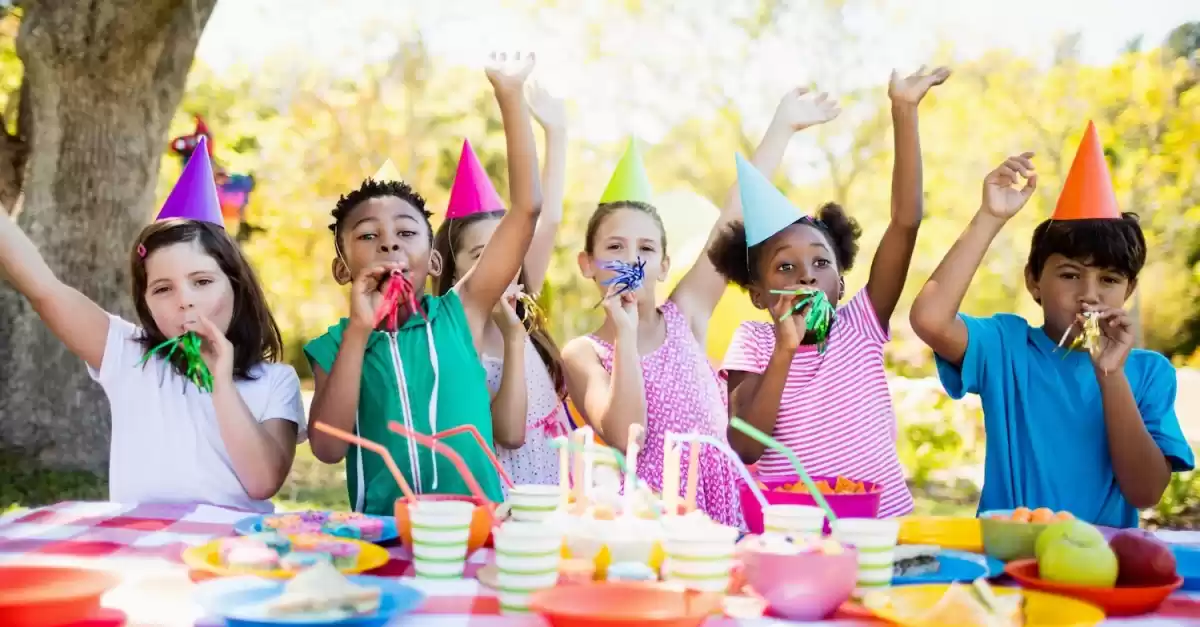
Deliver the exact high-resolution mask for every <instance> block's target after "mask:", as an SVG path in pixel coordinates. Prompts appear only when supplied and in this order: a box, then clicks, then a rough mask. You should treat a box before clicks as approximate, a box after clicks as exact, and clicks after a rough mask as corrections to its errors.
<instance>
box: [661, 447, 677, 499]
mask: <svg viewBox="0 0 1200 627" xmlns="http://www.w3.org/2000/svg"><path fill="white" fill-rule="evenodd" d="M662 481H663V482H662V485H663V489H662V503H663V509H664V510H666V512H667V515H668V516H675V515H678V514H679V506H678V505H677V503H678V502H679V446H678V445H676V444H675V443H674V442H671V441H670V440H667V441H666V442H665V443H664V444H663V480H662Z"/></svg>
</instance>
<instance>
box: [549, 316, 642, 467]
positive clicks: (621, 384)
mask: <svg viewBox="0 0 1200 627" xmlns="http://www.w3.org/2000/svg"><path fill="white" fill-rule="evenodd" d="M604 308H605V311H606V313H607V315H608V316H609V317H610V318H611V319H612V320H613V322H614V325H613V326H614V327H615V328H616V330H617V332H616V337H615V338H614V340H613V358H612V359H613V364H612V374H609V372H608V371H607V370H605V369H604V365H603V364H602V363H600V357H599V355H597V354H596V349H595V347H594V346H593V345H592V343H591V342H589V341H588V340H587V339H586V338H582V337H579V338H575V339H574V340H571V341H570V342H568V343H567V346H566V347H565V348H564V349H563V367H564V369H565V371H566V375H567V387H568V391H569V392H570V394H571V398H573V399H575V407H576V408H577V409H578V410H579V411H580V412H581V413H582V414H583V417H584V418H585V419H587V421H588V424H589V425H591V426H592V429H594V430H595V431H596V433H597V434H598V435H599V436H600V437H601V438H603V439H604V441H605V442H607V443H608V444H609V445H610V446H612V447H614V448H616V449H618V450H622V451H624V450H625V449H626V445H627V444H628V442H627V440H628V439H629V425H631V424H640V425H642V426H643V427H644V426H645V425H646V386H645V383H644V381H643V379H642V361H641V356H640V355H639V354H638V344H637V303H636V301H635V297H634V296H633V295H632V294H630V293H625V294H622V295H621V296H620V297H616V298H607V299H605V300H604Z"/></svg>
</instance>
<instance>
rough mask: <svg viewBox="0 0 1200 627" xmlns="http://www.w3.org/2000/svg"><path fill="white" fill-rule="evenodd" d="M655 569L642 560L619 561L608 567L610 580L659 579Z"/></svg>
mask: <svg viewBox="0 0 1200 627" xmlns="http://www.w3.org/2000/svg"><path fill="white" fill-rule="evenodd" d="M657 580H658V576H657V575H656V574H655V573H654V569H653V568H650V567H649V566H647V565H646V564H644V563H642V562H618V563H616V564H613V565H612V566H609V567H608V581H657Z"/></svg>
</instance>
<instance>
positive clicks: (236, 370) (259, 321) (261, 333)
mask: <svg viewBox="0 0 1200 627" xmlns="http://www.w3.org/2000/svg"><path fill="white" fill-rule="evenodd" d="M195 154H196V155H200V154H204V155H205V157H207V153H206V151H205V150H204V149H203V146H201V148H200V149H198V150H197V151H196V153H195ZM192 161H196V159H193V160H192ZM192 165H193V163H191V162H189V164H188V168H185V172H184V175H183V176H182V177H181V183H180V184H179V185H178V186H177V187H176V192H179V191H181V188H183V187H184V185H183V179H184V178H186V177H188V176H189V172H188V170H191V169H192ZM210 172H211V171H210ZM211 176H212V175H211V173H210V174H208V183H207V186H205V185H199V186H196V185H191V186H190V187H191V190H193V191H192V192H191V193H190V194H188V195H191V196H199V197H200V198H198V199H197V198H188V199H184V200H186V201H187V202H184V203H182V205H183V210H182V211H178V212H176V211H170V212H169V211H168V210H169V209H172V207H176V208H177V207H178V206H180V204H181V203H175V204H174V205H173V204H172V200H170V199H169V200H168V201H167V206H166V207H164V210H163V214H165V215H171V216H190V215H195V216H197V217H199V218H200V219H188V218H179V217H172V218H171V219H166V220H163V217H164V216H163V215H160V220H162V221H158V222H155V223H153V224H151V225H149V226H147V227H146V228H145V229H143V230H142V232H141V234H140V235H138V238H137V241H136V242H135V244H134V246H133V249H134V250H133V253H132V255H131V260H132V272H131V274H132V278H133V300H134V303H135V304H136V309H137V316H138V321H139V323H140V324H138V325H134V324H131V323H129V322H126V321H125V320H122V319H121V318H119V317H117V316H114V315H111V314H109V313H107V312H105V311H104V310H103V309H101V308H100V307H99V306H98V305H97V304H96V303H94V302H92V300H91V299H90V298H88V297H87V296H84V295H83V294H81V293H80V292H78V291H76V290H75V289H74V288H72V287H70V286H67V285H65V284H64V283H62V282H61V281H60V280H59V279H58V277H56V276H55V275H54V273H53V271H51V269H50V267H49V266H47V265H46V262H45V260H44V259H42V256H41V254H39V253H38V250H37V249H36V248H35V247H34V245H33V243H32V242H30V241H29V238H27V237H26V236H25V234H24V233H23V232H21V230H20V229H19V228H17V226H16V225H15V224H14V223H13V222H12V220H10V219H9V218H8V215H7V212H6V211H4V208H3V207H0V276H4V277H6V278H7V279H8V281H9V283H10V284H12V286H13V287H15V288H16V289H17V290H18V291H19V292H21V294H22V295H24V296H25V298H27V299H29V302H30V303H31V304H32V305H33V308H34V310H35V311H37V313H38V315H39V316H41V318H42V320H43V321H44V322H45V323H46V326H47V327H49V329H50V331H51V332H52V333H54V334H55V335H56V336H58V338H59V339H60V340H62V342H63V343H64V344H66V346H67V348H68V349H70V351H71V352H73V353H75V354H76V355H78V356H79V357H80V358H82V359H83V360H84V361H85V362H87V366H88V371H89V372H90V373H91V375H92V377H93V378H94V379H96V380H97V381H99V382H100V385H102V386H103V387H104V391H105V393H106V394H107V395H108V399H109V402H110V404H111V412H112V448H111V450H110V455H109V481H108V486H109V498H110V499H112V500H113V501H118V502H123V503H145V502H176V503H179V502H186V503H193V502H194V503H210V504H213V505H218V506H223V507H231V508H237V509H244V510H250V511H259V512H269V511H272V505H271V503H270V501H268V500H267V499H269V498H271V497H272V496H274V494H275V493H276V492H277V491H278V490H279V487H280V486H281V485H282V484H283V481H284V479H285V478H286V477H287V474H288V471H289V470H290V469H291V466H292V458H293V456H294V454H295V450H296V439H297V434H298V433H303V432H304V431H303V428H302V427H303V423H304V409H303V406H302V404H301V400H300V381H299V379H298V378H297V376H296V372H295V370H294V369H292V367H291V366H287V365H284V364H279V363H274V362H276V361H278V359H279V358H280V357H282V354H283V352H282V346H281V340H280V336H279V329H278V328H277V327H276V325H275V320H274V319H273V318H272V317H271V312H270V310H268V308H267V304H266V300H265V298H264V297H263V292H262V288H261V287H260V286H259V284H258V279H257V277H256V276H255V275H254V271H253V270H252V269H251V268H250V265H249V263H247V261H246V258H245V257H244V256H243V255H242V253H241V250H239V248H238V246H237V244H236V243H234V241H233V239H232V238H231V237H230V236H229V235H228V234H227V233H226V232H225V229H224V228H223V226H222V225H221V223H220V220H221V218H220V213H219V208H218V207H219V205H217V204H216V190H215V188H212V189H211V194H209V191H210V190H209V188H211V187H212V182H211V181H212V178H211ZM199 180H200V181H201V182H203V179H202V178H200V179H199ZM174 196H175V192H173V193H172V197H174ZM197 206H200V207H207V208H208V209H212V210H201V211H197V209H196V207H197ZM187 331H194V332H196V334H197V335H199V336H200V337H201V339H202V342H201V355H202V357H203V359H204V362H205V364H206V365H207V366H208V369H209V371H210V372H211V374H212V381H211V389H212V391H211V393H210V392H205V391H202V390H201V389H200V388H199V387H198V386H197V384H195V383H193V382H192V380H191V379H190V378H189V377H187V376H186V364H185V363H184V362H183V360H182V359H180V357H179V352H178V351H177V352H176V353H175V355H174V356H173V358H172V360H171V361H169V362H168V361H166V360H165V359H164V358H165V357H166V352H165V351H163V352H158V353H155V354H154V356H151V357H150V358H149V359H148V360H147V361H146V362H145V363H144V364H143V363H141V362H142V357H143V355H145V354H146V353H147V352H148V351H150V350H151V349H153V348H154V347H156V346H158V345H159V344H161V343H162V342H164V341H166V340H167V339H168V338H171V337H175V336H179V335H182V334H184V333H185V332H187Z"/></svg>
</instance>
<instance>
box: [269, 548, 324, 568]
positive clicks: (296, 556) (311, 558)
mask: <svg viewBox="0 0 1200 627" xmlns="http://www.w3.org/2000/svg"><path fill="white" fill-rule="evenodd" d="M320 562H332V558H331V557H330V555H329V554H328V553H319V552H317V551H292V552H291V553H288V554H287V555H285V556H284V557H282V558H280V560H279V566H280V568H283V569H284V570H287V571H291V572H293V573H295V572H300V571H302V570H304V569H305V568H308V567H309V566H312V565H314V564H318V563H320Z"/></svg>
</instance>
